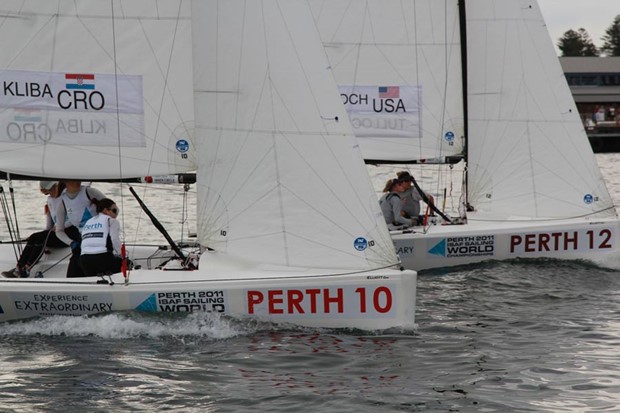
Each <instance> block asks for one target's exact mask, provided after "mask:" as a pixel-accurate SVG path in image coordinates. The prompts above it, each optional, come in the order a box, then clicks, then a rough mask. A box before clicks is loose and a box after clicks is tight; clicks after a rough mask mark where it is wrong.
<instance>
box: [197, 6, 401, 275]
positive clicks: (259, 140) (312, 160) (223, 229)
mask: <svg viewBox="0 0 620 413" xmlns="http://www.w3.org/2000/svg"><path fill="white" fill-rule="evenodd" d="M192 19H193V24H192V29H193V41H194V85H195V108H196V116H195V119H196V136H197V139H196V141H197V143H198V151H199V153H200V154H201V156H200V159H199V167H198V173H197V181H198V182H197V194H198V217H199V218H198V236H199V240H200V243H201V244H202V245H204V246H206V247H210V248H213V249H215V250H218V251H224V252H227V253H228V254H230V255H233V256H236V257H243V258H244V259H245V260H247V261H249V262H253V263H260V264H261V265H263V266H264V265H277V266H293V267H307V268H308V267H309V268H313V270H314V271H316V269H320V268H325V269H330V271H331V272H332V273H333V271H334V270H337V271H343V272H349V271H359V270H367V269H377V268H383V267H387V266H391V265H394V264H396V263H398V259H397V257H396V254H395V252H394V246H393V244H392V241H391V239H390V236H389V233H388V231H387V228H386V226H385V222H384V220H383V217H382V215H381V212H380V210H379V206H378V203H377V199H376V195H375V192H374V190H373V188H372V186H371V184H370V178H369V176H368V172H367V171H366V169H365V166H364V164H363V162H362V158H361V154H360V152H359V148H358V147H357V145H356V142H355V139H354V135H353V131H352V129H351V125H350V123H349V121H348V118H347V114H346V111H345V108H344V106H343V105H342V102H341V100H340V98H339V93H338V89H337V86H336V83H335V81H334V79H333V74H332V70H331V69H330V67H329V64H328V62H327V60H326V57H325V52H324V50H323V47H322V45H321V42H320V38H319V35H318V33H317V30H316V27H315V22H314V20H313V18H312V14H311V13H310V9H309V7H308V4H307V2H306V1H305V0H296V1H293V0H284V1H277V0H263V1H249V2H248V1H242V0H222V1H217V0H209V1H198V2H194V3H193V7H192ZM207 258H208V257H207ZM207 261H208V260H207ZM303 274H304V272H300V275H303Z"/></svg>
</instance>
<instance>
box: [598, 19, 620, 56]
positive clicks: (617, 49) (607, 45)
mask: <svg viewBox="0 0 620 413" xmlns="http://www.w3.org/2000/svg"><path fill="white" fill-rule="evenodd" d="M601 40H603V42H604V43H603V46H602V47H601V52H603V53H605V54H606V55H607V56H620V14H619V15H617V16H616V18H615V19H614V22H613V23H612V24H611V26H609V27H608V28H607V30H605V34H604V35H603V37H601Z"/></svg>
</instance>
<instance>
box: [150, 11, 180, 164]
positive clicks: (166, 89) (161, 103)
mask: <svg viewBox="0 0 620 413" xmlns="http://www.w3.org/2000/svg"><path fill="white" fill-rule="evenodd" d="M181 4H182V1H179V6H178V8H177V15H176V20H175V25H174V32H173V35H172V43H171V46H170V52H169V54H168V64H167V66H166V71H165V73H164V84H163V87H162V93H161V98H160V100H159V109H158V110H157V122H156V123H155V132H154V135H153V136H154V138H155V141H156V138H157V136H158V134H159V127H160V125H161V124H162V122H163V121H162V119H161V112H162V108H163V107H164V101H165V98H166V93H170V90H169V85H168V79H169V77H170V68H171V67H172V55H173V52H174V50H175V46H176V42H177V33H178V30H179V21H180V16H181V7H182V6H181ZM143 30H144V29H143ZM145 37H146V39H147V40H148V36H145ZM149 45H151V42H150V41H149ZM151 51H152V52H153V54H154V55H155V53H154V51H153V48H152V46H151ZM155 57H156V56H155ZM163 123H165V122H163ZM154 152H155V142H153V146H152V148H151V156H150V158H149V161H151V162H152V160H153V154H154ZM147 172H148V175H150V163H149V170H148V171H147Z"/></svg>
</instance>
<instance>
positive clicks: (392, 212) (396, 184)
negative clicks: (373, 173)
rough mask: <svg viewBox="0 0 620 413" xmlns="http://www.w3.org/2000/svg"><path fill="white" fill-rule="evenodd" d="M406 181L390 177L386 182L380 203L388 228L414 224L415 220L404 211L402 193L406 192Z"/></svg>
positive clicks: (399, 227)
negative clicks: (406, 215) (406, 216)
mask: <svg viewBox="0 0 620 413" xmlns="http://www.w3.org/2000/svg"><path fill="white" fill-rule="evenodd" d="M404 190H405V189H404V181H402V180H400V179H398V178H397V179H390V180H389V181H387V183H386V184H385V188H383V192H385V195H383V196H382V197H381V199H379V205H381V212H383V217H384V218H385V223H386V224H387V226H388V229H390V230H393V229H402V228H404V227H411V226H413V225H414V221H413V220H412V219H409V218H405V216H404V214H403V212H402V207H401V205H402V203H401V195H402V193H403V192H404Z"/></svg>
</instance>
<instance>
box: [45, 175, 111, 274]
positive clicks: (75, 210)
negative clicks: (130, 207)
mask: <svg viewBox="0 0 620 413" xmlns="http://www.w3.org/2000/svg"><path fill="white" fill-rule="evenodd" d="M65 184H66V186H67V188H66V189H65V190H64V192H63V193H62V195H61V198H62V202H61V203H60V204H59V206H58V208H57V209H56V236H57V237H58V239H60V240H61V241H62V242H64V243H65V244H66V245H69V246H71V252H72V255H71V259H70V260H69V267H68V268H67V277H83V276H84V272H83V271H82V268H81V267H80V241H81V236H80V230H81V229H82V227H83V226H84V224H85V223H86V221H88V220H89V219H90V218H91V217H93V216H94V215H95V214H96V213H97V211H96V207H95V205H93V204H92V203H91V200H93V199H103V198H105V195H103V193H102V192H101V191H99V190H98V189H96V188H92V187H87V186H85V185H82V181H65ZM66 223H70V224H71V225H69V226H67V225H66Z"/></svg>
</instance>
